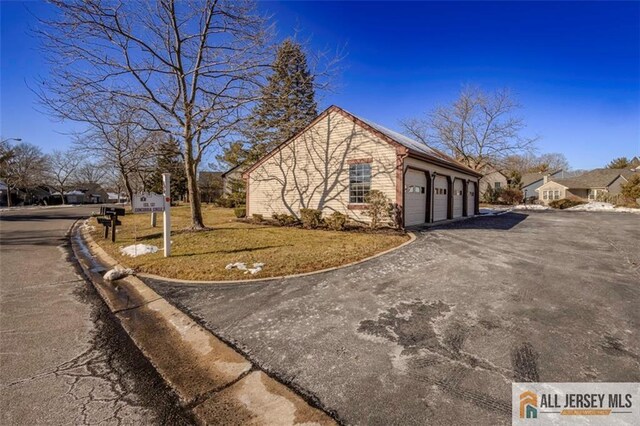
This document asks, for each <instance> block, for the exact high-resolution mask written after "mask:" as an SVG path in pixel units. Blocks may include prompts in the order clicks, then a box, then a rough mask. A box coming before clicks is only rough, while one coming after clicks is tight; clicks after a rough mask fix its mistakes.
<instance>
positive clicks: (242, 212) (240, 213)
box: [233, 206, 247, 218]
mask: <svg viewBox="0 0 640 426" xmlns="http://www.w3.org/2000/svg"><path fill="white" fill-rule="evenodd" d="M233 213H234V214H235V215H236V217H237V218H242V217H246V216H247V208H246V207H245V206H239V207H236V208H235V209H233Z"/></svg>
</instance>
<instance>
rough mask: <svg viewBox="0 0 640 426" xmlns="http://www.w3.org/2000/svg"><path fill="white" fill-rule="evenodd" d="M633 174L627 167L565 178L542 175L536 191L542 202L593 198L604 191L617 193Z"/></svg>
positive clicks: (597, 170) (596, 170) (598, 170)
mask: <svg viewBox="0 0 640 426" xmlns="http://www.w3.org/2000/svg"><path fill="white" fill-rule="evenodd" d="M633 174H634V172H633V171H632V170H629V169H595V170H591V171H589V172H586V173H584V174H582V175H580V176H576V177H570V178H565V179H558V178H547V177H544V178H543V184H542V185H541V186H540V187H539V188H538V189H537V190H536V191H537V193H538V199H539V200H540V201H541V202H542V203H544V204H548V203H549V202H551V201H553V200H561V199H563V198H571V199H577V200H583V201H587V200H595V199H596V198H597V197H598V195H600V194H602V193H605V192H607V193H609V194H613V195H615V194H619V193H620V186H621V185H622V184H624V183H625V182H627V180H628V178H629V177H631V175H633Z"/></svg>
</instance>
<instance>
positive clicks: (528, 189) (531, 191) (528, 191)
mask: <svg viewBox="0 0 640 426" xmlns="http://www.w3.org/2000/svg"><path fill="white" fill-rule="evenodd" d="M564 174H565V173H564V170H558V171H557V172H555V173H550V174H547V176H549V179H551V178H552V177H554V176H555V178H556V179H562V178H563V177H564ZM543 184H544V176H543V175H540V180H537V181H535V182H533V183H530V184H529V185H527V186H523V187H522V195H523V196H524V197H526V198H528V197H536V196H537V195H538V193H537V192H536V189H538V188H540V187H541V186H542V185H543Z"/></svg>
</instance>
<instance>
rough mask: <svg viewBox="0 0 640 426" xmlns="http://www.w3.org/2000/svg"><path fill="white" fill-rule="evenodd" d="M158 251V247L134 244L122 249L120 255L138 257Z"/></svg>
mask: <svg viewBox="0 0 640 426" xmlns="http://www.w3.org/2000/svg"><path fill="white" fill-rule="evenodd" d="M157 251H158V247H156V246H150V245H147V244H133V245H130V246H126V247H122V248H120V253H122V254H123V255H125V256H131V257H138V256H143V255H145V254H152V253H155V252H157Z"/></svg>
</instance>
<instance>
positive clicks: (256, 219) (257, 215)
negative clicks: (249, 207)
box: [251, 213, 264, 222]
mask: <svg viewBox="0 0 640 426" xmlns="http://www.w3.org/2000/svg"><path fill="white" fill-rule="evenodd" d="M251 217H252V218H253V220H255V221H256V222H262V221H263V220H264V216H262V215H261V214H258V213H254V214H253V215H251Z"/></svg>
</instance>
